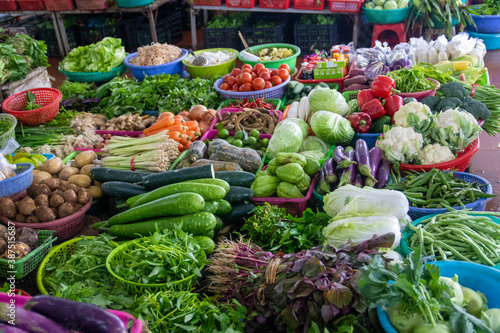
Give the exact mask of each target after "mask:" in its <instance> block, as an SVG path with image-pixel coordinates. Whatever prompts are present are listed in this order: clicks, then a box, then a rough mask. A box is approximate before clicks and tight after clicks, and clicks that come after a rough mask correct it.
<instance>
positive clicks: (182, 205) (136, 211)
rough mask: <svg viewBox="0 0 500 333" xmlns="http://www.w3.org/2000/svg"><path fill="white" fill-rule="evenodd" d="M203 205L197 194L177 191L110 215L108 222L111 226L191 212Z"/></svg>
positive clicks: (195, 211) (200, 197)
mask: <svg viewBox="0 0 500 333" xmlns="http://www.w3.org/2000/svg"><path fill="white" fill-rule="evenodd" d="M204 206H205V200H203V197H202V196H201V195H199V194H196V193H177V194H173V195H169V196H167V197H164V198H161V199H158V200H154V201H151V202H148V203H145V204H144V205H141V206H138V207H135V208H131V209H129V210H127V211H124V212H123V213H120V214H117V215H115V216H112V217H111V218H110V219H109V220H108V224H109V225H110V226H111V225H115V224H125V223H131V222H137V221H142V220H147V219H150V218H152V217H160V216H177V215H186V214H192V213H197V212H199V211H201V210H202V209H203V207H204Z"/></svg>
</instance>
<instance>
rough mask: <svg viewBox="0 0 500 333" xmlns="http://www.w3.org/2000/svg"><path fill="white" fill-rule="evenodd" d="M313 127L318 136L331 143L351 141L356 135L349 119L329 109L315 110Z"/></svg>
mask: <svg viewBox="0 0 500 333" xmlns="http://www.w3.org/2000/svg"><path fill="white" fill-rule="evenodd" d="M316 90H326V89H316ZM346 105H347V104H346ZM311 128H312V130H313V132H314V133H315V134H316V135H317V137H318V138H320V139H321V140H323V141H326V142H328V143H331V144H338V143H346V142H350V141H351V140H352V138H353V136H354V130H353V129H352V126H351V123H350V122H349V120H347V119H345V118H344V117H342V116H340V115H338V114H336V113H332V112H328V111H317V112H315V113H314V114H313V115H312V117H311Z"/></svg>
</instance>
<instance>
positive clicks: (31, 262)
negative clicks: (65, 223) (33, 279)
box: [0, 230, 56, 279]
mask: <svg viewBox="0 0 500 333" xmlns="http://www.w3.org/2000/svg"><path fill="white" fill-rule="evenodd" d="M55 233H56V232H55V231H50V230H40V232H39V233H38V247H37V248H35V249H34V250H33V251H31V252H30V253H29V254H28V255H27V256H26V257H24V258H21V259H19V260H15V261H14V267H12V265H10V264H9V260H8V259H0V276H1V277H9V276H11V273H9V272H11V271H13V272H15V273H13V274H14V275H15V277H16V279H20V278H23V277H25V276H26V275H28V274H29V273H31V272H33V271H36V270H37V268H38V266H40V264H41V263H42V260H43V258H45V256H46V255H47V254H48V253H49V250H50V248H51V247H52V243H54V241H55V240H56V238H55V237H54V234H55Z"/></svg>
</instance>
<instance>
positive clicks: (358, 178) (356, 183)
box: [352, 172, 363, 187]
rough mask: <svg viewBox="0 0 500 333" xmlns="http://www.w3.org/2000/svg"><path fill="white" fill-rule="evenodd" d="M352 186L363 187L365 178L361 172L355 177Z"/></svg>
mask: <svg viewBox="0 0 500 333" xmlns="http://www.w3.org/2000/svg"><path fill="white" fill-rule="evenodd" d="M352 185H354V186H357V187H363V176H362V175H361V174H360V173H359V172H356V176H355V177H354V182H353V183H352Z"/></svg>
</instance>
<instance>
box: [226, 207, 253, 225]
mask: <svg viewBox="0 0 500 333" xmlns="http://www.w3.org/2000/svg"><path fill="white" fill-rule="evenodd" d="M254 208H255V206H254V205H252V204H243V205H236V206H233V208H232V209H231V212H229V214H227V215H224V216H223V217H222V221H223V222H224V224H225V225H227V224H243V222H244V221H243V219H244V218H249V217H250V216H251V214H250V212H251V211H252V210H253V209H254Z"/></svg>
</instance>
